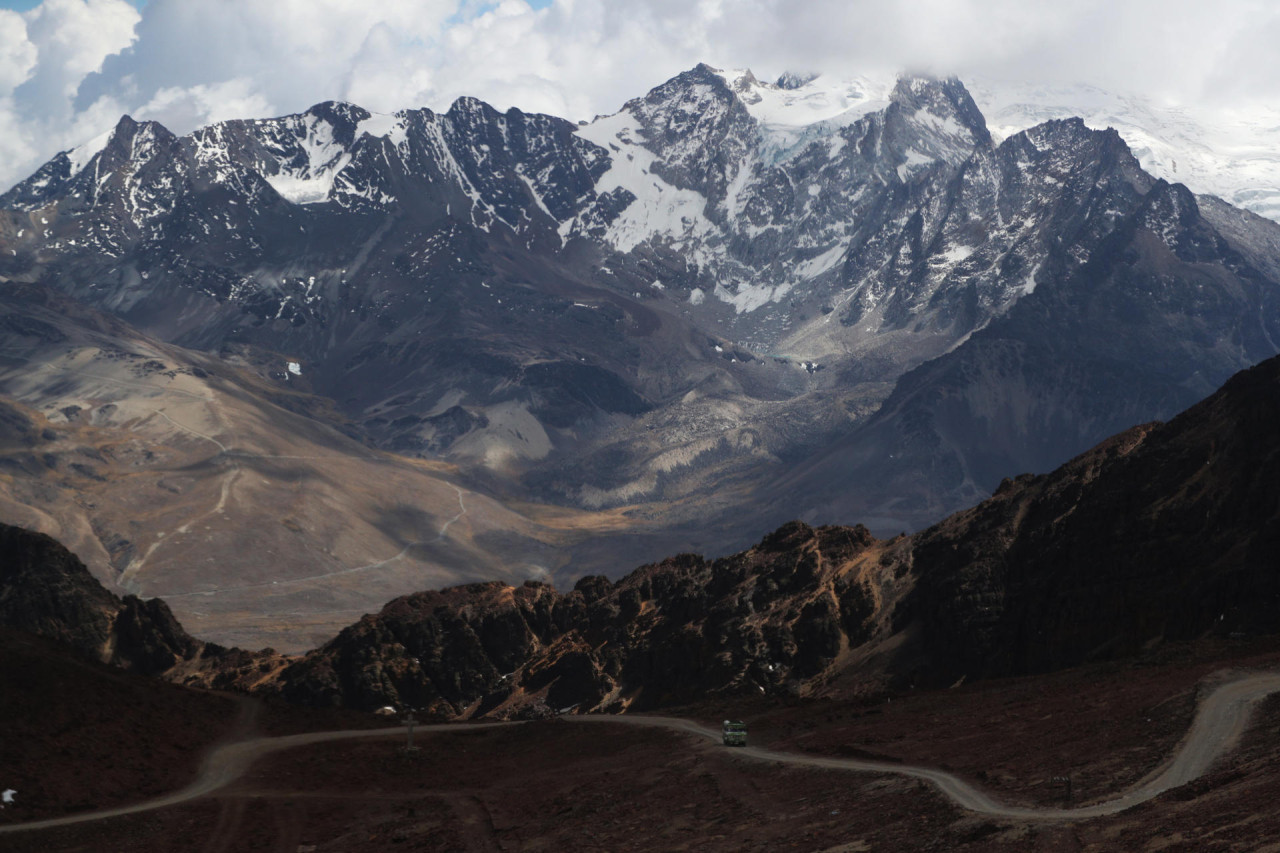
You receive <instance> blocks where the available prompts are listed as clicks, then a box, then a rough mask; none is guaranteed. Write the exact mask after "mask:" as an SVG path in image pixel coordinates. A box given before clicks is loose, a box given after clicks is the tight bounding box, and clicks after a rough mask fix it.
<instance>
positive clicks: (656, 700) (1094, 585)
mask: <svg viewBox="0 0 1280 853" xmlns="http://www.w3.org/2000/svg"><path fill="white" fill-rule="evenodd" d="M1278 417H1280V358H1273V359H1271V360H1269V361H1267V362H1265V363H1263V364H1261V365H1259V366H1258V367H1255V368H1252V369H1250V370H1247V371H1245V372H1242V373H1241V374H1239V375H1237V376H1236V377H1234V378H1233V379H1232V380H1231V381H1229V382H1228V383H1227V384H1226V385H1225V386H1224V387H1223V388H1222V389H1221V390H1220V391H1219V392H1217V393H1216V394H1214V395H1213V396H1211V397H1210V398H1208V399H1207V400H1205V401H1203V402H1201V403H1199V404H1197V405H1196V406H1194V407H1192V408H1191V409H1189V410H1188V411H1187V412H1185V413H1183V414H1181V415H1179V416H1178V417H1176V418H1174V419H1173V420H1171V421H1169V422H1168V423H1164V424H1160V423H1153V424H1147V425H1144V426H1140V427H1135V428H1133V429H1131V430H1129V431H1127V432H1124V433H1121V434H1120V435H1117V436H1115V437H1113V438H1111V439H1109V440H1107V441H1106V442H1103V443H1102V444H1101V445H1099V446H1097V447H1095V448H1094V449H1092V450H1090V451H1089V452H1087V453H1085V454H1083V455H1081V456H1079V457H1077V458H1076V459H1073V460H1071V461H1070V462H1069V463H1067V464H1066V465H1064V466H1062V467H1061V468H1059V469H1057V470H1056V471H1054V472H1052V473H1051V474H1048V475H1041V476H1033V475H1025V476H1021V477H1018V478H1016V479H1011V480H1006V481H1005V482H1004V483H1003V484H1001V487H1000V489H999V490H998V492H997V493H996V494H995V495H994V496H993V497H992V498H990V499H988V500H987V501H984V502H983V503H982V504H980V505H978V506H977V507H975V508H973V509H971V510H967V511H964V512H961V513H958V514H956V515H954V516H952V517H950V518H948V519H946V520H945V521H943V522H941V523H940V524H938V525H936V526H934V527H932V528H930V529H928V530H926V531H923V532H921V533H918V534H915V535H913V536H902V537H897V538H895V539H893V540H888V541H884V540H877V539H876V538H875V537H873V536H872V535H871V534H870V533H869V532H868V531H867V530H866V529H865V528H863V527H860V526H859V527H824V528H818V529H814V528H811V527H808V526H807V525H804V524H802V523H798V522H797V523H792V524H789V525H786V526H784V527H782V528H780V529H779V530H777V531H775V532H774V533H772V534H770V535H769V536H767V537H765V538H764V539H763V540H761V541H760V542H759V544H757V545H756V546H755V547H754V548H751V549H749V550H748V551H745V552H743V553H740V554H736V555H734V556H731V557H725V558H721V559H717V560H706V559H704V558H702V557H700V556H697V555H692V554H685V555H680V556H676V557H672V558H670V559H667V560H664V561H662V562H660V563H656V564H653V565H649V566H645V567H642V568H640V569H637V570H636V571H634V572H632V573H631V574H629V575H627V576H626V577H624V578H622V579H621V580H619V581H617V582H611V581H609V580H607V579H606V578H603V577H599V576H592V577H586V578H583V579H581V580H580V581H579V582H578V583H577V585H576V586H575V588H574V589H573V590H572V591H570V592H568V593H564V594H562V593H559V592H557V591H556V590H555V589H554V588H552V587H551V586H549V585H546V584H540V583H535V582H527V583H525V584H524V585H523V586H515V587H513V586H509V585H506V584H502V583H484V584H472V585H466V586H460V587H454V588H451V589H446V590H443V591H440V592H423V593H417V594H415V595H410V596H405V597H403V598H399V599H396V600H395V601H392V602H391V603H389V604H388V605H387V606H386V607H384V608H383V609H382V611H381V612H379V613H377V614H373V615H369V616H366V617H364V618H363V619H361V620H360V621H359V622H357V623H356V624H354V625H352V626H350V627H349V628H347V629H345V630H344V631H342V632H341V633H340V634H339V635H338V636H337V637H336V638H334V639H333V640H332V641H331V642H329V643H327V644H326V645H324V646H322V647H321V648H319V649H316V650H315V651H313V652H311V653H309V654H307V655H305V656H304V657H302V658H300V659H296V660H295V661H293V662H292V663H291V664H289V665H288V666H282V665H281V664H282V663H283V662H282V661H280V660H279V658H278V656H276V655H274V654H273V653H271V652H269V651H268V652H264V653H261V654H248V653H243V652H238V651H235V650H232V651H229V652H228V651H226V650H222V649H217V648H216V647H201V645H200V644H198V643H196V642H195V641H192V640H191V639H190V638H189V637H187V636H186V634H185V633H184V632H182V630H181V628H180V627H178V626H177V625H176V624H175V623H174V622H173V620H172V618H171V617H169V616H168V615H167V614H168V611H167V608H165V607H164V605H163V603H162V602H159V601H154V600H153V601H150V602H146V603H143V602H140V601H138V600H136V599H132V600H126V601H125V602H123V603H122V602H120V601H119V600H118V599H116V598H115V597H114V596H111V595H110V594H108V593H106V592H104V591H103V590H102V589H101V588H100V587H98V586H97V584H96V582H94V581H93V580H92V578H91V577H89V575H88V574H87V572H85V570H84V569H83V567H82V566H80V564H79V563H78V561H76V560H75V558H74V557H72V556H71V555H69V554H68V553H67V552H66V551H65V550H64V549H62V548H61V547H60V546H58V545H57V544H56V543H54V542H52V541H51V540H49V539H48V538H47V537H43V536H39V535H35V534H31V533H28V532H25V531H20V530H16V529H13V528H6V529H4V530H3V531H0V545H2V546H3V549H4V551H3V553H4V556H5V559H4V562H3V563H2V564H0V565H3V567H4V573H3V577H2V578H0V580H2V583H0V619H2V620H3V623H4V624H5V625H6V626H9V627H17V628H20V629H23V630H27V631H31V632H33V633H40V634H43V635H46V636H51V637H54V638H58V639H62V640H64V641H67V642H71V643H72V644H74V645H76V646H77V647H79V648H81V649H83V650H85V651H86V652H88V653H90V654H92V655H95V656H100V657H103V658H104V659H110V660H115V661H116V662H119V663H122V664H124V665H131V666H132V667H134V668H136V669H140V670H141V671H144V672H161V671H165V670H167V676H168V677H170V678H174V679H176V680H183V681H188V682H196V683H207V684H217V685H220V686H238V687H240V688H242V689H254V690H259V691H265V692H269V693H279V694H282V695H283V696H285V697H286V698H288V699H290V700H292V701H294V702H300V703H304V704H311V705H323V706H327V705H345V706H348V707H354V708H364V709H372V708H374V707H378V706H380V705H383V704H409V705H413V706H416V707H422V708H427V709H429V710H430V711H431V712H432V713H433V714H436V715H440V716H449V717H452V716H459V715H463V716H484V715H489V716H522V715H529V714H535V715H536V714H539V713H546V712H547V710H548V709H550V710H555V711H559V710H564V709H575V710H577V711H580V712H582V711H589V710H596V711H614V712H617V711H623V710H639V709H646V708H655V707H660V706H663V705H670V704H674V703H679V702H686V701H690V700H695V699H698V698H700V697H703V696H707V695H709V694H714V693H723V692H730V693H733V692H748V693H762V692H763V693H766V694H787V695H790V694H796V693H815V692H820V691H821V690H822V689H823V687H824V685H827V684H831V683H832V682H833V680H835V679H838V680H841V681H842V682H845V683H846V684H848V683H852V684H860V685H862V686H863V688H864V689H878V688H881V687H884V686H886V685H889V686H894V685H897V686H905V685H920V686H924V685H946V684H951V683H954V682H956V681H957V680H959V679H962V678H969V679H972V678H984V677H993V676H1002V675H1013V674H1024V673H1035V672H1046V671H1051V670H1055V669H1060V668H1063V667H1068V666H1072V665H1074V664H1078V663H1081V662H1085V661H1090V660H1097V659H1105V658H1113V657H1121V656H1125V655H1131V654H1134V653H1136V652H1137V651H1139V650H1141V649H1144V648H1149V647H1150V646H1151V645H1152V644H1156V643H1160V642H1163V641H1171V640H1182V639H1194V638H1196V637H1199V636H1202V635H1204V634H1206V633H1208V632H1218V633H1222V634H1239V633H1274V632H1276V631H1277V630H1280V617H1278V616H1277V614H1280V607H1278V604H1280V577H1278V576H1277V573H1276V566H1277V565H1280V559H1278V558H1280V443H1278V442H1277V436H1276V433H1275V430H1274V429H1273V426H1274V424H1275V423H1276V419H1277V418H1278Z"/></svg>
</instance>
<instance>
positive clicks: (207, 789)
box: [0, 672, 1280, 835]
mask: <svg viewBox="0 0 1280 853" xmlns="http://www.w3.org/2000/svg"><path fill="white" fill-rule="evenodd" d="M1275 692H1280V672H1268V673H1260V674H1251V675H1245V676H1242V677H1239V678H1236V679H1234V680H1232V681H1228V682H1226V683H1224V684H1221V685H1219V686H1218V687H1217V688H1215V689H1214V690H1213V692H1211V693H1210V694H1209V695H1208V696H1207V697H1205V698H1204V699H1203V700H1202V701H1201V702H1200V707H1199V708H1198V709H1197V710H1196V716H1195V720H1194V721H1193V722H1192V724H1191V729H1190V730H1189V731H1188V732H1187V735H1186V736H1185V737H1184V738H1183V739H1182V742H1181V743H1180V744H1179V745H1178V748H1177V749H1176V750H1175V751H1174V753H1173V754H1172V755H1171V756H1170V757H1169V760H1167V761H1166V762H1165V763H1164V764H1163V765H1161V766H1160V767H1159V768H1157V769H1156V770H1155V771H1153V772H1152V773H1151V774H1150V775H1149V776H1147V778H1146V779H1144V780H1143V781H1142V782H1141V783H1139V784H1138V785H1137V786H1136V787H1134V788H1133V789H1131V790H1130V791H1128V792H1127V793H1125V794H1123V795H1121V796H1120V797H1117V798H1115V799H1112V800H1107V801H1105V802H1101V803H1095V804H1091V805H1087V806H1081V807H1080V808H1074V809H1035V808H1025V807H1020V806H1008V805H1004V804H1002V803H999V802H997V801H996V800H993V799H992V798H991V796H990V795H988V794H987V793H985V792H983V791H981V790H979V789H978V788H976V787H974V786H973V785H971V784H969V783H968V782H966V781H964V780H963V779H961V778H959V777H958V776H955V775H953V774H951V773H947V772H945V771H942V770H936V769H933V768H930V767H917V766H913V765H909V764H891V763H888V762H881V761H863V760H860V759H856V758H829V757H825V756H816V755H799V754H796V753H791V752H778V751H776V750H771V749H764V748H762V747H755V746H749V747H744V748H741V749H734V750H733V751H732V754H733V755H738V756H743V757H746V758H751V759H756V760H759V761H771V762H775V763H778V764H790V765H795V766H800V767H817V768H823V769H828V770H847V771H853V772H856V773H892V774H895V775H898V776H908V777H911V778H913V779H922V780H924V781H926V782H930V783H932V784H933V785H934V787H936V788H937V789H938V790H939V791H940V792H941V793H942V794H943V795H944V796H945V797H946V798H947V799H949V800H951V801H952V802H953V803H955V804H956V805H958V806H960V807H961V808H964V809H968V810H969V811H972V812H977V813H978V814H984V815H989V816H991V817H1000V818H1016V819H1021V820H1043V821H1072V820H1085V819H1088V818H1094V817H1102V816H1105V815H1112V814H1116V813H1117V812H1122V811H1124V810H1125V809H1129V808H1132V807H1133V806H1136V805H1138V804H1139V803H1144V802H1146V801H1147V800H1150V799H1152V798H1154V797H1156V796H1158V795H1159V794H1161V793H1163V792H1164V791H1167V790H1169V789H1170V788H1176V787H1178V786H1179V785H1184V784H1186V783H1187V782H1190V781H1191V780H1193V779H1197V778H1199V777H1200V776H1202V775H1203V774H1204V773H1205V772H1206V771H1207V770H1208V769H1209V767H1210V765H1212V764H1213V762H1214V761H1216V760H1217V759H1218V758H1220V757H1221V756H1222V755H1224V754H1225V753H1227V752H1228V751H1230V750H1231V749H1232V748H1233V747H1234V746H1235V745H1236V743H1237V741H1238V740H1239V739H1240V735H1241V734H1242V733H1243V732H1244V730H1245V727H1246V726H1247V725H1248V722H1249V715H1250V713H1251V712H1252V710H1253V707H1254V705H1256V704H1257V703H1258V701H1259V700H1261V699H1262V698H1263V697H1265V696H1268V695H1269V694H1271V693H1275ZM561 719H563V720H566V721H569V722H573V723H591V724H606V725H630V726H649V727H657V728H665V729H671V730H674V731H678V732H685V733H688V734H693V735H697V736H699V737H704V738H708V739H710V740H712V741H714V742H716V743H719V742H720V732H718V731H716V730H714V729H711V728H708V727H706V726H703V725H700V724H698V723H695V722H693V721H692V720H684V719H679V718H676V717H646V716H635V717H630V716H571V717H562V718H561ZM510 725H518V724H516V723H443V724H438V725H425V726H419V727H418V729H417V731H419V732H421V733H424V734H425V733H428V732H434V733H442V732H462V731H475V730H478V729H487V728H498V727H502V726H510ZM401 731H402V730H401V729H399V728H394V729H357V730H348V731H332V732H308V733H304V734H296V735H284V736H281V737H263V738H252V739H249V740H242V741H236V742H234V743H229V744H225V745H223V746H220V747H217V748H215V749H214V750H213V751H212V752H211V753H210V754H209V756H208V757H207V758H206V759H205V762H204V764H203V766H202V767H201V769H200V774H199V775H198V776H197V777H196V780H195V781H194V782H192V783H191V784H190V785H188V786H187V787H185V788H182V789H180V790H178V791H174V792H173V793H172V794H166V795H165V796H163V797H157V798H155V799H152V800H146V801H145V802H141V803H135V804H133V805H129V806H119V807H117V808H110V809H102V810H100V811H94V812H85V813H83V814H76V815H68V816H66V817H59V818H50V819H48V820H41V821H32V822H29V823H19V824H10V825H7V826H0V835H3V834H6V833H11V832H20V831H27V830H39V829H49V828H52V827H58V826H69V825H71V824H76V823H85V822H87V821H95V820H102V819H105V818H110V817H118V816H121V815H128V814H136V813H137V812H145V811H151V810H153V809H162V808H166V807H168V806H173V805H178V804H179V803H185V802H188V801H190V800H195V799H199V798H200V797H205V796H208V795H209V794H212V793H213V792H215V791H217V790H218V789H220V788H222V787H224V786H226V785H228V784H230V783H231V782H233V781H235V780H236V779H238V778H240V776H242V775H243V774H244V773H245V771H247V770H248V769H249V767H250V766H251V765H252V764H253V763H254V762H255V761H257V760H258V759H259V758H262V757H263V756H266V755H270V754H271V753H274V752H279V751H281V750H285V749H291V748H293V747H296V746H307V745H310V744H316V743H325V742H327V741H335V740H355V739H358V738H376V737H382V738H386V737H394V736H398V735H399V734H400V733H401Z"/></svg>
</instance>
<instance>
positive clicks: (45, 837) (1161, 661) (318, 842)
mask: <svg viewBox="0 0 1280 853" xmlns="http://www.w3.org/2000/svg"><path fill="white" fill-rule="evenodd" d="M1268 665H1269V666H1272V667H1275V666H1280V654H1277V652H1276V650H1275V643H1274V642H1271V643H1269V644H1266V643H1264V644H1243V643H1240V644H1236V646H1235V647H1232V646H1231V645H1230V644H1222V645H1216V646H1200V647H1196V648H1180V649H1172V650H1169V651H1167V652H1163V653H1161V654H1160V655H1158V656H1153V657H1149V658H1148V659H1147V660H1146V661H1145V662H1143V663H1138V664H1108V665H1099V666H1093V667H1088V668H1082V669H1078V670H1074V671H1070V672H1064V673H1059V674H1056V675H1052V676H1045V677H1037V678H1024V679H1012V680H1006V681H992V682H988V683H985V684H974V685H965V686H962V687H958V688H956V689H954V690H950V691H942V692H934V693H921V694H918V695H908V696H896V697H892V701H887V702H886V701H885V698H886V697H880V698H879V699H878V700H875V701H871V700H862V701H858V700H849V701H834V700H825V701H811V702H797V703H795V704H793V705H791V706H790V707H782V708H779V707H773V708H766V707H763V706H761V707H755V708H750V707H747V706H741V705H740V706H738V708H736V709H735V710H743V709H745V710H746V712H747V713H746V716H748V718H749V719H751V721H752V740H753V742H755V743H765V742H767V743H769V744H770V745H773V746H776V747H782V748H787V749H793V750H797V751H814V752H826V753H835V754H840V753H846V754H854V755H862V754H875V755H880V756H887V757H890V758H899V759H902V760H904V761H907V762H919V763H926V764H935V765H941V766H947V767H950V768H953V769H954V770H955V771H956V772H959V773H962V774H964V775H966V776H969V777H970V778H973V779H976V780H978V781H979V782H980V784H983V785H984V786H986V787H988V788H989V789H991V790H993V791H994V792H995V793H996V795H997V796H998V797H999V798H1001V799H1004V800H1009V801H1021V802H1028V803H1031V802H1052V801H1053V800H1054V798H1055V797H1056V796H1058V795H1057V793H1056V792H1055V791H1054V790H1053V788H1052V786H1051V785H1049V784H1048V779H1047V778H1045V777H1047V776H1050V775H1057V774H1060V773H1069V774H1071V776H1072V778H1073V780H1074V782H1075V784H1076V788H1077V791H1079V792H1080V798H1083V799H1089V798H1097V797H1102V796H1105V795H1106V794H1107V793H1108V792H1112V791H1115V790H1118V789H1120V788H1123V787H1125V786H1127V785H1128V784H1131V783H1132V782H1133V781H1136V780H1137V779H1139V778H1141V777H1142V776H1144V775H1146V773H1148V772H1149V771H1150V770H1151V769H1153V768H1154V767H1155V766H1156V765H1157V764H1158V763H1159V762H1160V761H1161V760H1162V759H1163V757H1164V756H1165V755H1167V753H1168V751H1169V750H1170V749H1172V748H1173V746H1174V745H1176V743H1177V741H1178V740H1179V739H1180V738H1181V737H1182V736H1183V734H1185V732H1186V730H1187V725H1188V723H1189V721H1190V716H1191V712H1192V709H1193V706H1194V701H1195V695H1196V690H1197V688H1196V685H1197V684H1198V683H1200V682H1201V680H1202V679H1203V677H1204V676H1205V675H1206V674H1208V673H1210V672H1212V671H1214V670H1216V669H1221V668H1223V667H1234V668H1237V669H1251V668H1262V667H1264V666H1268ZM696 710H697V711H698V712H699V714H698V715H699V716H701V717H703V718H714V717H716V716H717V715H719V714H721V713H722V712H723V711H722V709H721V708H715V707H712V706H710V705H707V706H703V707H701V708H699V709H696ZM290 716H291V715H290V712H289V710H288V709H286V708H276V709H273V710H270V711H267V712H265V713H263V714H261V715H260V716H259V720H268V719H271V718H274V719H273V721H272V723H271V727H272V728H273V729H276V730H278V731H284V730H296V729H295V728H294V727H295V726H301V727H304V728H310V727H311V725H310V724H309V723H302V724H299V723H293V722H291V721H290ZM342 716H345V715H342ZM418 744H419V745H420V746H421V747H422V749H421V751H420V752H418V753H417V754H416V755H415V756H414V757H412V758H406V757H405V756H404V755H403V754H402V753H401V752H400V751H399V750H398V747H399V746H400V745H401V739H400V737H393V738H390V739H387V740H380V739H379V740H373V741H362V742H334V743H328V744H321V745H316V746H311V747H306V748H301V749H296V750H293V751H289V752H283V753H278V754H276V755H273V756H271V757H269V758H267V759H264V760H263V761H261V762H260V763H259V764H257V765H255V766H254V767H253V768H252V769H251V770H250V771H249V773H248V774H247V775H246V776H244V777H242V778H241V779H240V780H238V781H237V782H235V783H233V784H232V785H231V786H230V787H228V788H225V789H223V790H222V791H220V792H219V793H218V794H216V795H215V796H213V797H210V798H208V799H205V800H201V801H197V802H194V803H191V804H189V805H186V806H182V807H175V808H169V809H165V810H162V811H157V812H150V813H145V814H139V815H133V816H129V817H123V818H114V819H110V820H106V821H100V822H96V823H91V824H82V825H78V826H73V827H67V828H64V829H60V830H50V831H43V832H39V833H31V834H29V835H28V834H17V835H9V836H5V837H4V838H3V847H4V849H5V850H13V851H15V853H22V852H23V851H32V853H34V851H42V853H43V851H57V850H67V851H94V853H99V851H135V850H141V851H209V852H210V853H214V851H241V850H246V851H247V850H265V851H287V853H299V851H312V850H313V851H314V853H327V851H374V850H377V851H384V850H439V851H472V850H476V851H494V850H507V851H515V850H519V851H627V850H634V851H646V850H699V851H738V850H788V849H795V850H807V851H842V853H852V851H859V850H1008V851H1014V850H1017V851H1022V850H1050V851H1057V850H1087V851H1132V850H1186V851H1191V850H1217V849H1221V850H1259V849H1263V850H1265V849H1269V848H1268V847H1267V846H1266V845H1267V844H1269V843H1273V839H1278V838H1280V814H1277V813H1276V812H1275V810H1274V803H1276V802H1280V771H1277V769H1276V768H1277V758H1280V697H1277V698H1273V699H1270V700H1267V701H1266V702H1265V703H1264V704H1263V705H1262V706H1261V708H1260V710H1259V713H1258V714H1257V717H1256V720H1255V724H1254V725H1253V727H1252V728H1251V729H1250V730H1249V732H1248V733H1247V734H1246V736H1245V737H1244V739H1243V742H1242V744H1241V747H1240V749H1239V750H1238V751H1237V752H1235V753H1233V754H1232V755H1230V756H1229V757H1228V758H1227V759H1226V760H1225V761H1223V762H1222V763H1221V764H1220V765H1219V767H1217V768H1215V770H1214V771H1213V772H1211V773H1210V774H1209V775H1208V776H1207V777H1204V778H1203V779H1201V780H1199V781H1197V782H1194V783H1192V784H1191V785H1187V786H1184V787H1182V788H1179V789H1175V790H1172V791H1170V792H1168V793H1166V794H1165V795H1163V796H1162V797H1160V798H1158V799H1157V800H1155V801H1152V802H1150V803H1147V804H1145V805H1143V806H1140V807H1138V808H1136V809H1133V810H1130V811H1128V812H1125V813H1122V814H1120V815H1117V816H1114V817H1108V818H1100V819H1096V820H1091V821H1086V822H1079V823H1065V824H1051V823H1035V822H1026V823H1023V822H1017V821H998V820H990V819H986V818H980V817H975V816H973V815H971V814H969V813H967V812H964V811H961V810H960V809H958V808H955V807H953V806H951V805H950V804H949V803H947V802H946V801H944V800H943V799H942V798H941V796H940V795H938V794H937V793H936V792H935V791H934V790H933V789H932V788H930V787H929V786H927V785H925V784H924V783H920V782H915V781H910V780H907V779H902V778H897V777H890V776H875V775H870V774H858V773H841V772H836V771H819V770H810V769H802V768H789V767H782V766H777V765H771V764H766V763H761V762H757V761H753V760H749V759H748V758H746V757H744V756H742V755H741V754H740V753H737V752H735V751H734V750H731V749H726V748H723V747H718V746H715V745H713V744H710V743H708V742H706V741H705V740H702V739H700V738H694V737H690V736H686V735H682V734H678V733H674V732H669V731H665V730H656V729H649V728H638V727H628V726H616V727H615V726H604V725H578V724H574V723H572V722H566V721H559V720H552V721H548V722H541V723H530V724H526V725H523V726H517V727H511V728H500V729H493V730H484V731H475V732H457V733H447V734H429V735H425V736H423V735H420V736H419V739H418ZM134 761H138V762H140V761H141V759H132V760H130V762H127V763H134ZM15 787H20V786H15ZM31 816H32V815H24V817H31ZM1270 849H1280V846H1277V847H1274V848H1270Z"/></svg>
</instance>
